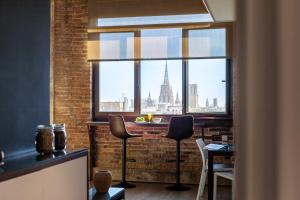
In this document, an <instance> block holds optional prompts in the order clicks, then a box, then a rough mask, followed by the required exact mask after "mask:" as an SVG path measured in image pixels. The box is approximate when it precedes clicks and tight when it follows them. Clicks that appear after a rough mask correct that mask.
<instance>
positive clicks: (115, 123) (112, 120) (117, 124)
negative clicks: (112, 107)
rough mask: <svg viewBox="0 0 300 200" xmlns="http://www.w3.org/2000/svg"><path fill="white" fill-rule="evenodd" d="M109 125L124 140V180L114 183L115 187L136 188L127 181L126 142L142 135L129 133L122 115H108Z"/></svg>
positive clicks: (115, 134)
mask: <svg viewBox="0 0 300 200" xmlns="http://www.w3.org/2000/svg"><path fill="white" fill-rule="evenodd" d="M108 120H109V127H110V131H111V133H112V134H113V135H114V136H115V137H117V138H120V139H121V140H122V142H123V144H122V180H121V182H120V183H119V184H117V185H114V186H115V187H123V188H134V187H136V186H135V185H133V184H130V183H128V182H127V181H126V143H127V139H128V138H134V137H142V135H141V134H132V133H129V132H128V131H127V129H126V127H125V123H124V118H123V116H121V115H110V116H109V117H108Z"/></svg>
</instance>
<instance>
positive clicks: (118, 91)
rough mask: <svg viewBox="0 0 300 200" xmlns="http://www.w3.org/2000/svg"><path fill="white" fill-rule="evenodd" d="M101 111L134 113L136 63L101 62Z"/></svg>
mask: <svg viewBox="0 0 300 200" xmlns="http://www.w3.org/2000/svg"><path fill="white" fill-rule="evenodd" d="M99 66H100V67H99V99H100V102H99V111H100V112H134V62H133V61H114V62H100V65H99Z"/></svg>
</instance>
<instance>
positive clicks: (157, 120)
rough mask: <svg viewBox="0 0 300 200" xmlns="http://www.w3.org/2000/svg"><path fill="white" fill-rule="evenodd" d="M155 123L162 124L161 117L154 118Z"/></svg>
mask: <svg viewBox="0 0 300 200" xmlns="http://www.w3.org/2000/svg"><path fill="white" fill-rule="evenodd" d="M152 121H153V123H156V124H159V123H160V122H161V118H160V117H154V118H152Z"/></svg>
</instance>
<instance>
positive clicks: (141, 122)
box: [134, 121, 147, 124]
mask: <svg viewBox="0 0 300 200" xmlns="http://www.w3.org/2000/svg"><path fill="white" fill-rule="evenodd" d="M134 122H135V123H137V124H144V123H147V122H146V121H134Z"/></svg>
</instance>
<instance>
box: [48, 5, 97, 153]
mask: <svg viewBox="0 0 300 200" xmlns="http://www.w3.org/2000/svg"><path fill="white" fill-rule="evenodd" d="M87 7H88V6H87V0H55V1H54V5H53V6H52V8H53V13H52V15H53V17H52V20H53V21H52V29H53V30H52V31H53V33H52V35H53V40H52V41H53V42H52V43H53V90H54V96H53V122H54V123H65V124H66V128H67V133H68V147H69V148H82V147H88V144H89V141H88V137H87V128H86V122H87V121H89V120H90V117H91V68H90V66H89V64H88V62H87V38H88V35H87V25H88V8H87Z"/></svg>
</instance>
